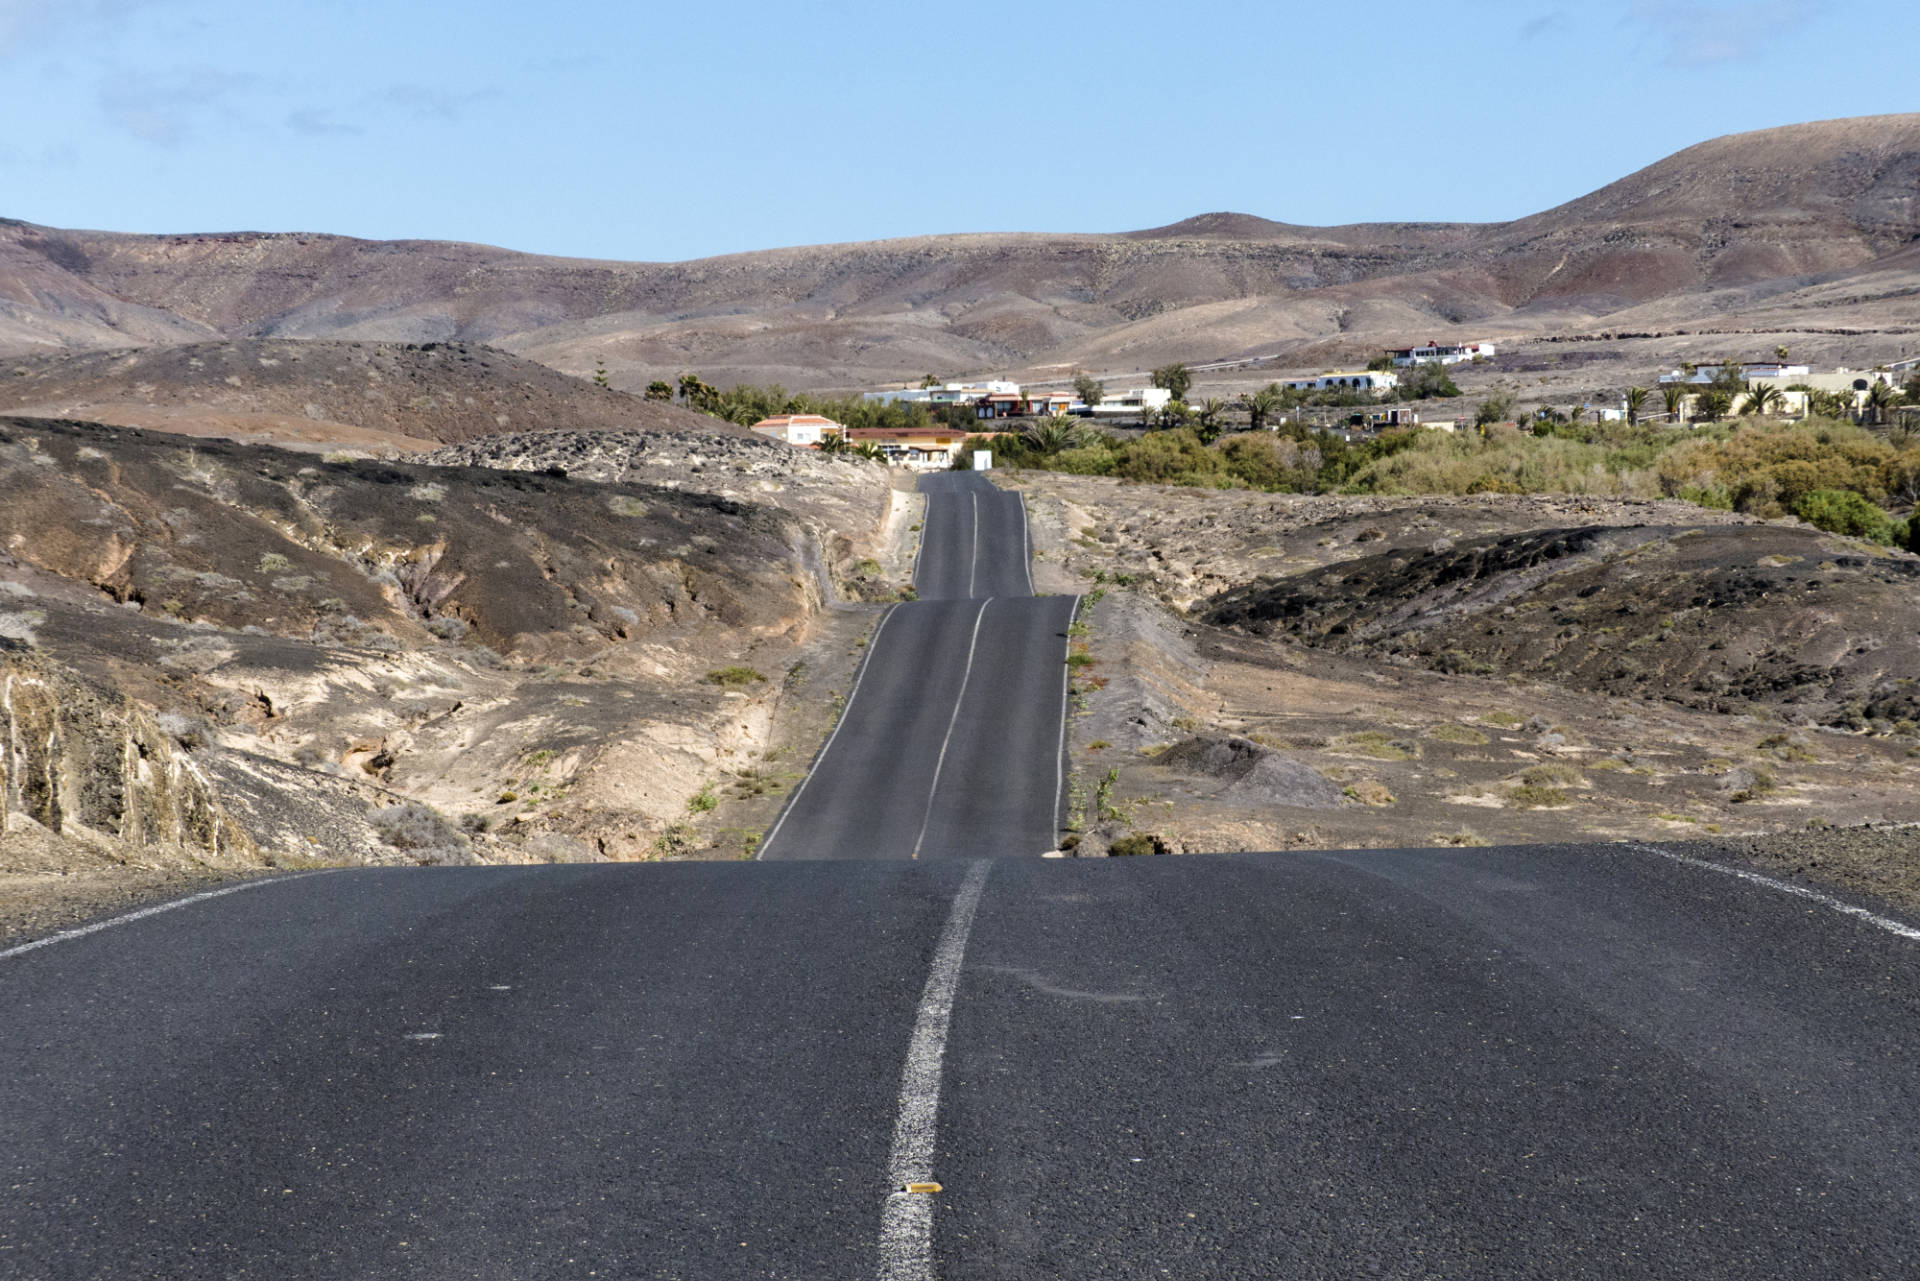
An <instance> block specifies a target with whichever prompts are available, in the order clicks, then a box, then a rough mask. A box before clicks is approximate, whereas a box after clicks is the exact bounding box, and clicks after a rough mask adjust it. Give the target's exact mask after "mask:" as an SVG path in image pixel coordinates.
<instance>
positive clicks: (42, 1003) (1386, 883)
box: [0, 477, 1920, 1281]
mask: <svg viewBox="0 0 1920 1281" xmlns="http://www.w3.org/2000/svg"><path fill="white" fill-rule="evenodd" d="M978 482H979V478H977V477H975V478H960V479H959V480H958V481H957V482H956V481H955V480H950V479H947V478H941V485H940V488H939V491H938V492H936V493H935V494H934V495H933V498H934V503H933V506H932V508H931V509H930V512H929V517H928V530H929V532H930V533H932V532H936V529H944V530H946V531H947V533H945V534H941V535H940V536H939V538H938V539H937V540H936V542H935V543H934V544H930V546H929V556H930V557H932V558H933V559H932V563H930V564H929V563H923V565H922V573H923V576H924V581H925V582H926V584H927V587H928V588H929V589H930V591H929V594H931V595H934V596H936V597H938V598H937V599H931V600H927V601H924V602H921V603H918V604H911V605H903V606H900V607H897V608H896V609H895V610H894V611H893V612H892V613H891V614H890V615H889V616H888V618H887V620H886V622H885V625H884V626H883V627H882V629H881V632H880V634H879V636H878V637H877V639H876V640H875V642H874V643H873V645H872V646H871V647H870V652H869V658H868V662H867V664H866V668H865V671H864V674H863V676H862V683H861V685H860V687H859V688H858V689H857V690H856V691H855V693H854V696H853V699H852V701H851V703H850V704H849V706H848V708H847V713H846V716H845V717H844V718H843V721H842V726H841V730H840V733H839V734H838V735H836V737H835V739H834V740H833V741H832V742H831V743H830V744H829V745H828V747H827V748H826V750H825V751H824V752H823V753H822V756H821V758H820V762H819V767H818V768H817V769H816V770H815V771H814V773H813V775H812V776H811V778H810V780H809V784H808V786H807V787H806V788H804V789H802V790H801V792H800V794H799V795H798V796H797V797H796V798H795V800H794V801H793V803H792V806H791V808H790V811H789V813H788V816H787V817H788V819H789V820H790V822H789V823H788V830H787V831H786V832H785V833H778V834H776V835H775V836H774V837H773V838H771V839H770V841H769V845H770V846H771V847H772V851H773V856H772V858H771V860H770V861H769V862H767V863H764V864H683V865H654V866H604V865H603V866H574V867H542V868H471V869H465V868H463V869H418V870H411V871H401V870H354V871H340V872H331V873H322V874H318V875H310V876H305V877H296V878H287V879H281V880H271V881H265V882H256V883H253V884H251V885H249V886H245V887H243V888H240V889H238V890H235V891H231V892H221V893H220V894H219V895H218V896H215V897H205V898H198V899H190V900H184V901H182V902H181V903H180V904H179V905H177V906H175V907H172V908H169V909H166V910H160V911H157V912H152V913H150V914H144V915H141V916H140V917H139V918H138V919H131V920H126V921H123V922H119V923H107V924H104V925H103V926H101V927H97V928H93V929H92V931H91V932H87V933H84V934H78V935H75V936H72V937H64V938H56V939H54V940H51V941H48V942H46V943H45V944H44V945H40V944H35V945H31V946H30V947H28V948H24V949H23V948H15V949H12V950H9V951H0V1031H4V1035H0V1281H14V1279H16V1278H18V1279H20V1281H29V1279H30V1281H81V1279H87V1281H92V1279H93V1278H101V1277H116V1278H117V1277H143V1278H144V1277H153V1278H169V1279H170V1278H220V1279H222V1281H233V1279H239V1278H272V1279H274V1281H303V1279H306V1278H314V1279H319V1278H367V1277H379V1278H402V1279H416V1278H417V1279H422V1281H426V1279H432V1281H441V1279H446V1281H452V1279H455V1278H459V1279H462V1281H466V1279H475V1278H478V1279H483V1281H492V1279H496V1278H497V1279H499V1281H509V1279H511V1281H526V1279H533V1278H574V1277H618V1278H684V1279H687V1281H693V1279H701V1281H704V1279H706V1278H790V1279H793V1281H827V1279H834V1278H849V1279H851V1278H878V1279H880V1281H933V1278H935V1277H942V1278H947V1279H948V1281H962V1279H971V1278H1008V1279H1012V1278H1020V1279H1026V1278H1032V1279H1035V1281H1040V1279H1042V1278H1045V1279H1048V1281H1051V1279H1052V1278H1060V1277H1072V1278H1159V1277H1171V1278H1195V1279H1201V1278H1205V1279H1211V1278H1221V1279H1223V1281H1224V1279H1227V1278H1249V1279H1251V1278H1258V1279H1260V1281H1325V1279H1327V1278H1346V1277H1359V1278H1390V1279H1404V1281H1415V1279H1419V1281H1428V1279H1431V1278H1459V1279H1461V1281H1467V1279H1472V1281H1507V1279H1512V1281H1520V1279H1522V1278H1525V1279H1528V1281H1534V1279H1538V1278H1553V1279H1555V1281H1561V1279H1568V1278H1572V1279H1585V1278H1592V1279H1594V1281H1599V1279H1601V1278H1606V1279H1608V1281H1616V1279H1619V1278H1685V1279H1687V1281H1721V1279H1725V1281H1734V1279H1736V1278H1738V1279H1740V1281H1747V1279H1749V1278H1767V1279H1769V1281H1770V1279H1772V1278H1801V1277H1806V1278H1821V1279H1822V1281H1827V1279H1829V1278H1844V1279H1848V1281H1852V1279H1855V1278H1883V1279H1885V1281H1896V1279H1898V1281H1906V1279H1908V1278H1912V1277H1913V1276H1915V1275H1916V1273H1917V1272H1920V1263H1917V1262H1916V1261H1920V1124H1916V1122H1920V929H1915V928H1913V927H1912V925H1911V924H1910V923H1909V924H1903V923H1901V922H1900V921H1898V920H1895V919H1892V918H1890V917H1889V916H1887V915H1886V914H1885V913H1884V911H1883V910H1882V909H1880V908H1877V907H1873V906H1872V905H1867V907H1868V908H1869V909H1870V910H1866V911H1863V910H1862V909H1861V908H1860V907H1859V906H1853V907H1851V908H1850V907H1849V905H1848V904H1846V903H1842V902H1839V901H1837V900H1834V899H1832V898H1829V897H1820V896H1809V895H1808V894H1806V893H1805V892H1800V893H1795V892H1794V889H1793V887H1791V886H1787V885H1783V884H1781V883H1778V882H1769V881H1767V880H1766V879H1765V878H1760V877H1756V876H1752V875H1751V874H1749V875H1747V876H1745V877H1744V878H1743V877H1742V876H1739V875H1735V874H1733V873H1731V872H1729V870H1728V869H1726V868H1723V867H1718V866H1713V865H1703V864H1700V863H1698V862H1697V861H1688V860H1683V859H1678V858H1675V857H1670V856H1668V855H1665V854H1663V853H1661V852H1660V851H1657V850H1649V849H1644V848H1634V847H1627V846H1619V845H1606V846H1586V847H1535V848H1518V849H1492V850H1486V849H1482V850H1409V851H1363V852H1354V853H1339V852H1334V853H1308V854H1299V853H1296V854H1273V855H1234V856H1186V857H1181V858H1159V859H1156V858H1133V859H1115V860H1100V861H1095V860H1070V859H1062V860H1042V859H1038V858H1033V857H983V856H1000V855H1014V856H1021V855H1026V856H1030V855H1032V854H1034V853H1035V852H1036V847H1037V846H1038V845H1039V844H1040V842H1041V841H1043V840H1044V841H1048V842H1050V841H1051V838H1052V834H1053V832H1052V825H1053V823H1054V822H1055V821H1056V811H1055V810H1054V809H1053V808H1052V807H1053V806H1054V805H1055V804H1057V791H1058V787H1057V781H1056V780H1057V776H1058V761H1059V755H1058V745H1057V734H1058V724H1059V722H1058V713H1057V710H1055V709H1057V700H1058V698H1059V691H1060V684H1059V682H1060V680H1061V677H1062V674H1063V671H1064V665H1063V663H1062V661H1061V658H1060V654H1061V646H1062V645H1063V644H1064V629H1065V625H1066V622H1067V620H1068V618H1069V616H1070V614H1069V611H1070V610H1071V601H1069V600H1066V599H1064V598H1063V599H1055V600H1048V599H1035V598H1032V597H1030V596H1022V595H1018V594H1011V593H1010V594H1007V595H991V596H969V595H964V594H961V593H960V591H959V587H960V583H959V579H960V577H961V576H962V575H963V574H964V575H965V576H966V577H968V579H969V581H970V584H971V586H972V588H973V589H974V590H976V591H977V590H980V583H981V582H982V575H984V576H985V580H986V581H987V583H988V589H987V590H989V591H991V592H1000V591H1002V590H1003V589H1006V588H1009V587H1011V586H1013V585H1015V584H1012V583H1010V582H1008V581H1007V577H1008V575H1009V574H1010V572H1011V571H1010V569H1009V567H1008V565H1007V564H1005V563H1003V562H1004V561H1005V559H1006V556H1007V554H1008V553H1007V552H1006V550H1005V549H1007V548H1010V547H1012V546H1013V545H1014V544H1013V542H1012V540H1011V539H1010V537H1009V535H1010V533H1011V532H1012V531H1010V530H1009V528H1008V525H1009V519H1010V517H1011V515H1012V514H1013V512H1014V510H1016V509H1010V508H1009V507H1008V506H1007V505H1006V504H1005V503H1004V502H1001V501H999V500H994V499H992V496H991V495H986V494H981V495H980V497H981V498H983V499H988V500H989V501H985V502H980V503H976V502H975V498H974V494H975V492H976V489H975V486H976V485H977V483H978ZM949 487H951V489H950V488H949ZM976 510H978V511H980V512H981V513H982V516H981V518H980V523H979V524H978V525H975V524H974V520H975V515H974V513H975V511H976ZM936 522H938V524H937V526H936ZM963 532H964V536H965V537H966V539H967V540H968V545H969V547H972V546H974V545H975V540H976V538H977V542H978V545H979V546H981V547H984V548H986V549H987V550H986V552H985V553H984V555H985V559H984V560H982V559H965V560H963V559H961V558H959V557H957V556H954V555H952V554H950V552H951V547H952V543H953V540H954V538H955V537H958V536H960V535H961V534H962V533H963ZM970 555H972V553H970ZM1020 564H1021V565H1024V561H1021V562H1020ZM968 651H970V652H971V654H972V658H971V666H969V662H968V659H967V652H968ZM1043 705H1045V706H1043ZM1049 732H1051V733H1052V734H1054V735H1055V736H1056V737H1055V740H1054V742H1053V744H1052V745H1049V744H1048V743H1047V742H1045V741H1044V739H1045V737H1046V734H1047V733H1049ZM1050 783H1051V784H1052V786H1049V784H1050ZM1050 798H1056V799H1050ZM783 843H786V844H784V845H783ZM916 849H917V851H918V854H919V858H918V859H917V860H916V859H915V858H913V857H912V855H913V854H914V853H915V852H916ZM802 855H808V856H810V857H805V858H803V857H802ZM907 1185H913V1186H915V1187H917V1188H920V1189H921V1190H919V1191H902V1190H901V1189H902V1188H903V1187H905V1186H907Z"/></svg>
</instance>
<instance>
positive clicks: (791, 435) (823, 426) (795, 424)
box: [747, 414, 847, 449]
mask: <svg viewBox="0 0 1920 1281" xmlns="http://www.w3.org/2000/svg"><path fill="white" fill-rule="evenodd" d="M747 430H749V431H751V432H753V433H754V434H755V435H758V436H765V437H767V438H769V439H771V440H777V441H779V442H780V443H781V444H783V445H798V446H800V447H801V448H802V449H818V448H820V442H821V441H822V440H823V439H825V438H827V437H830V436H838V437H842V438H844V437H845V436H846V433H847V429H846V428H845V427H842V426H841V425H840V424H839V423H837V422H835V421H833V419H831V418H824V417H822V416H821V415H819V414H775V415H774V416H773V417H771V418H762V419H761V420H760V421H759V422H757V423H755V424H754V425H753V426H752V427H750V428H748V429H747Z"/></svg>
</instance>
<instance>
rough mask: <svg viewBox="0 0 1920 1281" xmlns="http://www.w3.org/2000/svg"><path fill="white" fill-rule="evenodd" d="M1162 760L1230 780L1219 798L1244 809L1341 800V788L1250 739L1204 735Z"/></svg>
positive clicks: (1327, 805)
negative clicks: (1235, 803) (1241, 805)
mask: <svg viewBox="0 0 1920 1281" xmlns="http://www.w3.org/2000/svg"><path fill="white" fill-rule="evenodd" d="M1158 759H1159V763H1160V764H1161V765H1163V766H1165V767H1166V768H1168V769H1176V770H1180V771H1182V772H1183V773H1188V774H1198V775H1200V776H1202V777H1204V778H1214V779H1224V780H1226V783H1227V786H1226V787H1225V789H1223V790H1222V791H1221V793H1220V797H1221V799H1223V800H1231V801H1237V802H1239V803H1240V804H1243V805H1290V806H1295V807H1297V808H1301V809H1334V808H1337V807H1338V806H1339V805H1340V803H1341V801H1342V799H1343V798H1342V793H1341V790H1340V786H1339V784H1337V783H1334V782H1333V781H1331V780H1330V779H1327V778H1325V777H1324V776H1322V775H1321V774H1319V773H1317V772H1315V771H1314V770H1312V769H1309V768H1308V767H1307V766H1305V765H1302V764H1300V762H1298V761H1294V760H1289V759H1288V758H1287V757H1285V756H1282V755H1281V754H1280V753H1279V752H1276V751H1274V750H1273V749H1272V748H1270V747H1263V746H1261V745H1260V744H1259V743H1255V742H1253V741H1252V740H1250V739H1245V738H1232V737H1223V736H1220V735H1212V734H1203V735H1200V736H1198V737H1195V738H1189V739H1187V740H1186V741H1184V742H1180V743H1175V744H1174V745H1173V746H1172V747H1169V748H1168V749H1167V750H1166V751H1164V752H1162V753H1161V754H1160V756H1159V758H1158Z"/></svg>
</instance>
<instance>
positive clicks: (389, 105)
mask: <svg viewBox="0 0 1920 1281" xmlns="http://www.w3.org/2000/svg"><path fill="white" fill-rule="evenodd" d="M499 96H500V91H499V90H498V89H476V90H473V91H472V92H469V93H454V92H452V91H450V90H446V89H441V88H438V87H436V86H434V85H425V84H411V83H409V84H395V85H388V86H387V87H386V88H385V89H383V90H381V91H380V93H378V94H377V95H375V97H374V105H375V106H377V107H381V108H385V109H388V110H396V111H405V112H407V113H408V114H410V115H412V116H413V117H415V118H416V119H419V120H441V121H447V122H455V121H459V120H462V119H464V118H465V117H466V114H467V109H468V108H469V107H472V106H474V105H475V104H477V103H481V102H485V101H487V100H489V99H491V98H497V97H499Z"/></svg>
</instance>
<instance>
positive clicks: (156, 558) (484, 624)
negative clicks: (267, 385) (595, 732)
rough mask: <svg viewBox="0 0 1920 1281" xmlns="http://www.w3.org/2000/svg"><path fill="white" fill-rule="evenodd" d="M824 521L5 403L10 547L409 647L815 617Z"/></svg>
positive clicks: (90, 576) (259, 616) (291, 621)
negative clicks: (814, 539) (451, 635)
mask: <svg viewBox="0 0 1920 1281" xmlns="http://www.w3.org/2000/svg"><path fill="white" fill-rule="evenodd" d="M807 543H808V535H807V533H806V531H805V530H804V529H803V527H802V526H801V525H800V523H799V522H798V521H796V520H794V519H793V518H792V517H789V516H787V515H785V514H783V513H781V512H779V511H777V510H774V509H772V508H767V507H758V506H748V505H746V504H743V503H738V502H734V501H731V500H728V499H724V498H714V497H710V496H707V495H704V494H698V493H689V492H685V491H680V490H671V489H663V488H656V487H652V486H645V485H636V484H628V485H598V484H593V483H590V482H585V481H577V480H570V479H568V478H566V477H565V476H550V475H546V474H525V473H514V472H499V471H491V470H484V469H478V468H473V469H448V468H434V467H424V466H411V465H400V464H388V463H374V462H319V461H316V460H314V459H312V458H309V457H304V456H301V455H290V454H287V453H285V452H282V451H279V450H274V449H268V448H261V447H256V446H244V445H235V444H231V443H229V442H223V441H211V442H204V443H201V444H198V445H192V444H190V443H189V442H183V441H179V440H176V439H172V438H168V437H165V436H158V435H154V434H150V433H144V432H131V431H112V430H109V429H103V428H100V427H98V426H92V425H75V424H69V423H64V422H54V421H51V420H46V419H38V420H35V419H11V420H0V546H5V547H6V548H7V549H8V550H9V551H10V552H11V553H12V554H13V555H14V556H15V557H16V558H17V559H19V560H21V561H22V562H24V563H27V564H30V565H32V566H34V567H35V568H38V569H42V570H45V571H47V572H49V573H53V574H58V575H61V576H62V577H66V578H70V579H76V580H79V581H83V582H87V583H90V584H92V585H93V586H94V587H96V588H97V589H99V590H100V591H101V592H103V593H106V594H108V595H110V596H112V597H113V598H114V599H115V600H118V601H120V602H122V603H123V604H125V605H126V606H127V607H129V608H136V609H138V610H140V611H141V612H142V613H144V614H148V615H152V616H158V617H167V618H176V619H180V620H183V621H190V622H202V623H206V624H210V625H212V626H215V627H222V628H231V629H236V630H237V629H240V628H245V627H255V628H260V629H264V630H265V631H268V632H270V633H273V634H275V635H279V636H288V637H300V638H310V637H311V638H321V637H335V638H338V639H340V640H343V641H348V642H353V643H361V644H368V645H373V646H375V647H398V646H408V645H414V644H419V643H423V642H430V641H431V640H432V639H433V637H434V635H436V634H440V633H445V632H448V631H456V630H457V631H459V632H460V633H461V634H462V635H466V634H471V635H473V636H474V637H475V638H477V639H478V640H480V641H481V642H483V643H485V644H487V645H490V646H492V647H494V648H495V649H497V650H499V651H501V652H503V653H516V654H524V655H530V656H547V657H558V656H564V655H568V654H577V653H584V652H591V651H592V650H595V649H597V648H600V647H603V646H605V645H607V644H610V643H612V642H614V641H617V640H625V639H629V638H633V637H637V636H642V635H646V636H652V635H658V634H667V633H682V634H684V633H688V632H690V631H692V630H693V629H695V628H697V627H699V626H701V625H704V624H709V623H711V624H717V625H719V626H723V627H726V628H729V629H733V630H737V631H739V632H741V633H743V634H749V635H772V634H779V633H782V632H785V631H789V630H791V629H794V628H796V627H798V626H800V625H801V624H802V623H803V621H804V619H805V617H806V616H807V614H808V612H809V611H810V610H811V609H812V607H813V605H814V602H815V601H816V599H817V596H816V595H815V592H816V591H817V589H815V588H814V587H813V586H812V585H811V583H810V581H809V575H808V572H807V569H806V565H805V551H804V549H805V548H806V546H807Z"/></svg>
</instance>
